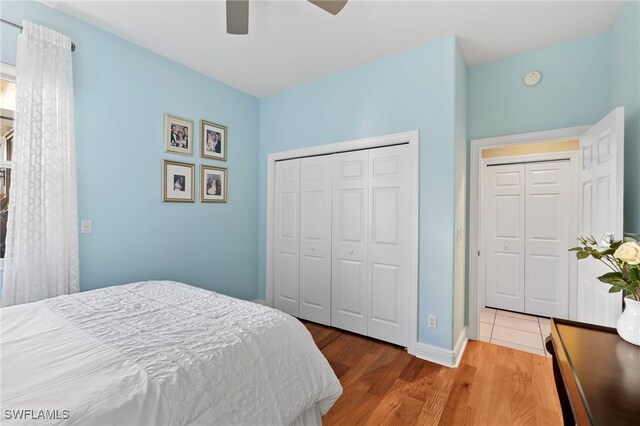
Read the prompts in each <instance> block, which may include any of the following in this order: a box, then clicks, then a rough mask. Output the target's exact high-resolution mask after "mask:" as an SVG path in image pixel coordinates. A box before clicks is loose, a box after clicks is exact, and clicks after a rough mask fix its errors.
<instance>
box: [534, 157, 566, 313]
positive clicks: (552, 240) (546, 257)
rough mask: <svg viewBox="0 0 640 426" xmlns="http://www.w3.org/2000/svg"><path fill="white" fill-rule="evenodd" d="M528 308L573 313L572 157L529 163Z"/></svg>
mask: <svg viewBox="0 0 640 426" xmlns="http://www.w3.org/2000/svg"><path fill="white" fill-rule="evenodd" d="M525 184H526V188H525V200H526V201H525V265H524V271H525V304H524V305H525V309H524V312H526V313H528V314H534V315H540V316H547V317H555V318H565V319H566V318H568V317H569V252H568V251H567V250H568V249H569V248H570V247H571V246H572V242H571V241H570V223H569V222H570V220H571V217H570V214H571V212H572V209H571V208H570V204H569V203H570V200H571V197H570V191H571V190H573V185H571V182H570V164H569V161H554V162H547V163H530V164H526V165H525Z"/></svg>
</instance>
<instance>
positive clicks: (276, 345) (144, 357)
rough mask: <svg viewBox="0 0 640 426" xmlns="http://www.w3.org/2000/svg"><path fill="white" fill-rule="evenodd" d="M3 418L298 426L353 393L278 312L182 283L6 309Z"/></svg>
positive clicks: (0, 367) (0, 394) (0, 346)
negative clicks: (296, 424) (301, 420)
mask: <svg viewBox="0 0 640 426" xmlns="http://www.w3.org/2000/svg"><path fill="white" fill-rule="evenodd" d="M0 316H1V317H0V319H1V321H2V323H1V324H2V329H1V331H0V333H1V342H0V350H1V352H0V356H1V359H0V374H1V377H0V407H1V416H2V421H1V422H2V423H3V424H32V423H34V420H37V424H42V425H46V424H69V425H72V424H78V425H88V424H104V425H107V424H109V425H115V424H118V425H125V424H126V425H134V424H136V425H138V424H139V425H146V424H148V425H161V424H167V425H184V424H192V425H205V424H206V425H211V424H216V425H218V424H220V425H225V424H228V425H289V424H292V423H294V422H296V421H297V420H298V419H299V418H300V416H302V415H303V414H304V413H309V412H318V411H319V412H320V414H325V413H326V412H327V411H328V410H329V408H331V406H332V405H333V404H334V402H335V401H336V400H337V398H338V397H339V396H340V395H341V393H342V388H341V386H340V383H339V381H338V379H337V378H336V376H335V374H334V373H333V370H332V369H331V367H330V365H329V364H328V362H327V360H326V359H325V358H324V356H323V355H322V353H321V352H320V351H319V350H318V348H317V347H316V346H315V344H314V342H313V339H312V338H311V336H310V334H309V332H308V331H307V329H306V328H305V327H304V326H303V325H302V324H301V323H300V322H299V321H298V320H296V319H295V318H293V317H291V316H289V315H287V314H284V313H283V312H280V311H278V310H275V309H272V308H269V307H266V306H261V305H258V304H255V303H251V302H247V301H242V300H238V299H235V298H232V297H227V296H224V295H220V294H217V293H214V292H210V291H207V290H203V289H199V288H195V287H191V286H188V285H186V284H182V283H177V282H171V281H146V282H140V283H134V284H127V285H121V286H113V287H108V288H104V289H99V290H93V291H89V292H83V293H77V294H74V295H69V296H60V297H56V298H53V299H48V300H45V301H40V302H36V303H30V304H25V305H19V306H13V307H8V308H2V309H1V310H0Z"/></svg>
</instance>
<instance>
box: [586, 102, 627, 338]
mask: <svg viewBox="0 0 640 426" xmlns="http://www.w3.org/2000/svg"><path fill="white" fill-rule="evenodd" d="M579 164H580V188H581V190H580V194H579V195H580V217H579V220H578V232H579V235H583V236H587V237H588V236H591V235H593V236H594V237H596V238H600V237H601V236H602V234H604V233H606V232H612V233H613V234H614V235H615V238H616V239H620V238H622V236H623V235H622V232H623V230H622V225H623V211H622V209H623V185H624V179H623V172H624V108H622V107H618V108H616V109H615V110H613V111H612V112H611V113H609V114H608V115H607V116H606V117H604V118H603V119H602V120H600V121H599V122H598V123H597V124H595V125H594V126H593V127H591V128H590V129H589V130H588V131H587V132H585V134H584V135H582V137H581V138H580V161H579ZM607 271H608V269H607V268H606V266H604V265H602V264H601V263H600V262H598V261H596V260H595V259H587V260H581V261H579V262H578V304H577V315H578V321H583V322H589V323H594V324H602V325H608V326H614V325H615V322H616V321H617V319H618V317H619V316H620V313H621V310H622V299H621V294H620V293H614V294H609V292H608V291H609V288H610V287H609V286H608V285H606V284H603V283H601V282H600V281H598V279H597V277H598V276H600V275H602V274H604V273H605V272H607Z"/></svg>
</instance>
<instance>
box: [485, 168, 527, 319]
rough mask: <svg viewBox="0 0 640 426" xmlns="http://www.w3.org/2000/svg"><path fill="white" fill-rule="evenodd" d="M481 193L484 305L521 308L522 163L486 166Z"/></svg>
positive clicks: (523, 239)
mask: <svg viewBox="0 0 640 426" xmlns="http://www.w3.org/2000/svg"><path fill="white" fill-rule="evenodd" d="M484 188H485V190H484V195H483V202H484V208H483V217H484V219H483V221H484V232H485V243H486V249H485V252H486V254H487V255H486V281H485V282H486V285H485V291H486V298H485V304H486V306H491V307H494V308H500V309H507V310H511V311H519V312H523V311H524V299H525V293H524V241H525V225H524V219H525V215H524V208H525V196H524V195H525V173H524V164H513V165H497V166H487V169H486V174H485V185H484Z"/></svg>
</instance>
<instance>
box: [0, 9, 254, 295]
mask: <svg viewBox="0 0 640 426" xmlns="http://www.w3.org/2000/svg"><path fill="white" fill-rule="evenodd" d="M1 14H2V17H3V18H5V19H9V20H11V21H15V22H21V21H22V20H23V19H28V20H32V21H35V22H37V23H41V24H43V25H46V26H48V27H50V28H53V29H56V30H58V31H61V32H63V33H65V34H68V35H69V36H71V38H72V39H73V40H74V41H75V42H76V44H77V45H78V49H77V50H76V52H75V53H74V54H73V55H74V57H73V60H74V86H75V101H76V103H75V108H76V145H77V164H78V167H77V171H78V209H79V216H80V218H88V219H93V228H94V229H93V234H86V235H81V236H80V274H81V289H82V290H89V289H94V288H98V287H104V286H108V285H112V284H119V283H126V282H131V281H136V280H148V279H174V280H179V281H183V282H186V283H189V284H193V285H197V286H200V287H204V288H208V289H211V290H216V291H219V292H222V293H226V294H229V295H232V296H236V297H241V298H245V299H254V298H255V297H256V281H257V275H256V264H257V260H256V256H257V253H256V245H257V235H258V232H257V224H256V209H257V199H258V195H257V185H256V182H257V179H258V174H257V159H258V157H257V150H258V128H259V117H258V114H259V103H258V100H257V99H256V98H254V97H252V96H249V95H247V94H245V93H242V92H240V91H238V90H235V89H232V88H230V87H228V86H226V85H223V84H221V83H219V82H217V81H214V80H212V79H210V78H207V77H205V76H204V75H202V74H199V73H197V72H195V71H192V70H190V69H187V68H185V67H183V66H181V65H178V64H177V63H175V62H172V61H169V60H167V59H165V58H163V57H161V56H158V55H156V54H154V53H151V52H150V51H148V50H145V49H142V48H140V47H137V46H135V45H133V44H131V43H129V42H127V41H124V40H122V39H120V38H118V37H115V36H113V35H111V34H109V33H107V32H104V31H101V30H99V29H97V28H96V27H93V26H91V25H88V24H86V23H83V22H82V21H79V20H76V19H74V18H71V17H70V16H68V15H65V14H63V13H59V12H57V11H55V10H54V9H51V8H49V7H47V6H44V5H42V4H41V3H36V2H17V3H14V2H5V1H3V2H2V10H1ZM1 27H2V33H1V35H2V51H1V52H0V54H1V57H2V58H1V60H2V61H7V62H13V61H14V59H15V56H14V54H13V53H12V46H13V45H14V44H15V40H16V35H17V32H16V31H14V30H10V29H7V28H6V25H2V26H1ZM165 112H168V113H172V114H175V115H179V116H183V117H187V118H189V119H192V120H194V122H195V125H194V135H192V141H194V142H195V141H197V140H198V139H197V137H199V134H200V132H199V124H198V122H199V120H200V119H206V120H210V121H214V122H217V123H221V124H224V125H226V126H228V128H229V140H228V142H229V150H228V158H229V160H228V161H227V162H226V163H221V162H214V161H208V160H202V159H201V158H199V151H200V150H199V146H198V145H196V146H195V147H194V153H195V155H194V156H193V157H184V156H177V155H170V154H166V153H164V152H163V144H162V141H163V114H164V113H165ZM164 158H167V159H172V160H178V161H186V162H191V163H195V164H196V165H197V166H198V167H199V165H200V164H211V165H217V166H223V167H228V168H229V202H228V203H227V204H201V203H199V202H196V203H195V204H190V203H189V204H183V203H162V202H161V192H160V189H161V166H160V165H161V159H164ZM198 172H199V170H198V169H196V181H198V180H199V178H198V176H199V175H198ZM199 189H200V185H199V182H197V183H196V196H197V194H198V191H199Z"/></svg>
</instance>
